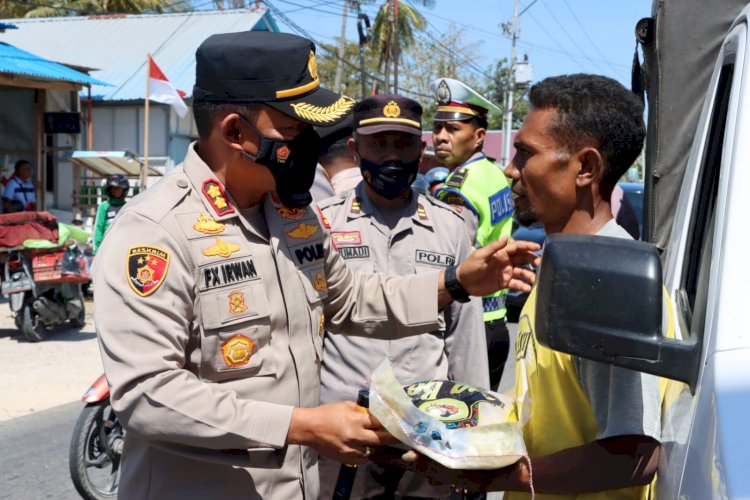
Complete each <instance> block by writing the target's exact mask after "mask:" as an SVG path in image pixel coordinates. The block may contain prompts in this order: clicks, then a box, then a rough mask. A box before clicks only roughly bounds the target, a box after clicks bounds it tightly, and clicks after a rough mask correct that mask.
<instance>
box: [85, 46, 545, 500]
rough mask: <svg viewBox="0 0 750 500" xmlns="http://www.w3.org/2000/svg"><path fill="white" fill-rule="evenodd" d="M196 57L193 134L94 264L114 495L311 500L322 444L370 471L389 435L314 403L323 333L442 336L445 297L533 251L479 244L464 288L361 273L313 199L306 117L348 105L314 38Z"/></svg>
mask: <svg viewBox="0 0 750 500" xmlns="http://www.w3.org/2000/svg"><path fill="white" fill-rule="evenodd" d="M196 59H197V66H196V84H195V88H194V90H193V97H194V104H193V112H194V116H195V121H196V124H197V127H198V134H199V138H198V140H197V141H196V142H195V143H193V144H191V145H190V147H189V149H188V152H187V155H186V158H185V161H184V162H183V163H182V164H181V165H179V166H178V167H177V168H175V169H174V170H173V171H172V172H170V173H169V174H168V175H166V176H165V177H164V179H163V180H162V181H160V182H159V183H157V184H156V185H154V186H153V187H152V188H150V189H148V190H147V191H145V192H143V193H141V194H140V195H139V196H137V197H136V198H134V199H133V201H132V202H131V203H128V204H127V205H126V206H125V207H124V208H123V209H122V211H121V212H120V214H119V216H118V218H117V219H116V221H115V222H114V223H113V225H112V226H111V228H110V230H109V232H108V234H107V238H106V239H105V240H104V242H103V244H102V246H101V248H100V250H99V252H98V253H97V262H96V265H95V270H94V283H95V288H96V297H95V298H96V302H97V307H96V324H97V330H98V334H99V341H100V346H101V352H102V357H103V362H104V368H105V371H106V375H107V379H108V381H109V384H110V389H111V400H112V405H113V407H114V408H115V410H116V412H117V414H118V417H119V418H120V419H121V421H122V423H123V425H124V426H125V428H126V430H127V431H128V432H127V435H126V439H125V445H124V452H123V458H122V465H121V478H120V485H119V488H120V489H119V496H120V498H159V499H171V498H174V499H184V498H221V499H233V498H243V499H247V498H283V499H295V498H317V494H318V474H317V453H322V454H325V455H327V456H329V457H331V458H334V459H336V460H340V461H345V462H347V463H364V462H366V461H367V456H368V455H369V453H370V449H371V447H373V446H376V445H379V444H381V443H383V442H384V439H386V438H387V436H386V434H385V433H383V432H382V431H380V427H379V425H378V424H377V422H374V421H372V420H371V418H370V417H369V415H367V414H363V413H359V412H357V411H356V409H355V405H354V403H352V402H344V403H336V404H331V405H323V406H318V395H319V389H320V388H319V369H320V359H321V353H322V337H321V334H322V332H323V329H324V327H327V328H328V329H329V330H331V331H340V330H342V329H346V331H347V332H356V333H359V334H362V335H373V336H378V337H383V338H390V337H401V336H407V335H413V334H417V333H422V332H424V331H429V330H433V329H435V328H436V327H437V325H438V312H437V311H438V307H439V306H445V305H447V304H448V303H450V302H451V300H452V297H453V296H460V293H466V292H469V293H472V294H480V295H481V294H482V293H486V292H487V291H489V290H493V289H497V288H500V287H503V286H506V285H507V284H508V283H507V282H508V281H509V276H510V275H511V274H512V272H513V263H514V262H520V261H524V260H528V259H530V258H531V257H530V255H529V254H528V252H527V250H528V249H529V248H531V247H529V246H522V245H521V246H519V245H517V244H508V245H507V246H505V247H504V245H502V244H498V245H496V246H495V247H488V248H487V249H486V250H485V251H484V253H481V252H475V253H474V254H473V256H472V258H470V259H468V260H467V261H465V262H464V263H462V264H461V265H460V266H459V267H458V269H457V270H453V271H454V274H453V276H456V275H457V276H459V277H460V280H459V279H458V278H456V277H454V278H451V274H450V273H445V274H446V275H447V276H448V277H447V278H445V277H444V273H442V272H434V273H431V274H423V275H414V276H409V277H405V278H384V277H381V276H375V275H368V276H360V275H354V274H352V273H351V272H350V271H348V270H347V268H346V265H345V264H344V263H343V261H342V260H341V258H340V256H339V255H338V253H337V252H336V251H335V250H333V248H332V245H331V238H330V234H329V233H328V230H327V229H326V226H327V223H326V221H325V219H323V218H321V216H320V214H319V212H318V210H317V209H316V208H315V207H314V206H313V207H311V206H309V202H310V194H309V189H310V185H311V183H312V178H313V173H314V171H315V164H316V159H317V156H318V136H317V134H316V133H315V132H314V130H313V128H312V125H315V126H330V125H334V124H336V123H337V122H339V121H341V120H343V119H344V118H345V117H346V116H347V114H348V113H349V112H350V109H351V108H352V105H353V104H354V102H353V100H352V99H350V98H348V97H345V96H340V95H337V94H334V93H332V92H328V91H326V90H324V89H322V88H320V77H319V75H318V68H317V65H316V61H315V46H314V45H313V44H312V43H311V42H310V41H309V40H306V39H304V38H301V37H298V36H294V35H290V34H283V33H268V32H242V33H228V34H221V35H215V36H212V37H210V38H209V39H207V40H206V41H205V42H204V43H203V44H202V45H201V46H200V48H199V49H198V52H197V54H196ZM534 248H535V247H534ZM493 251H495V252H494V253H493ZM514 256H515V257H514ZM514 259H515V260H514ZM455 271H457V273H456V272H455ZM449 290H452V293H453V294H454V295H453V296H452V295H451V292H450V291H449ZM407 297H408V304H407V300H406V298H407Z"/></svg>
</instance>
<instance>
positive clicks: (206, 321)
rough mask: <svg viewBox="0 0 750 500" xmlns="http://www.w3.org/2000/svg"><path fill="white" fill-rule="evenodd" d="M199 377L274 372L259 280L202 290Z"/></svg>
mask: <svg viewBox="0 0 750 500" xmlns="http://www.w3.org/2000/svg"><path fill="white" fill-rule="evenodd" d="M201 312H202V317H203V328H202V331H201V367H200V375H201V378H203V379H206V380H211V381H217V382H218V381H223V380H231V379H234V378H244V377H252V376H275V375H276V364H275V362H274V359H273V356H272V355H271V348H270V342H271V322H270V309H269V305H268V299H267V298H266V294H265V287H264V286H263V283H262V282H260V281H256V282H253V283H252V284H244V285H243V286H237V287H231V288H230V287H226V288H223V289H221V290H212V291H206V292H202V293H201Z"/></svg>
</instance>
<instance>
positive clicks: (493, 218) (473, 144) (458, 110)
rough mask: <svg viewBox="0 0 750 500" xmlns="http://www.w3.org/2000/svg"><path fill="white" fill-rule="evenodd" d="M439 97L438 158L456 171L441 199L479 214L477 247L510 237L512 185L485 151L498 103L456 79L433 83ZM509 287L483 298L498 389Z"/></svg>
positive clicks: (435, 131) (507, 343)
mask: <svg viewBox="0 0 750 500" xmlns="http://www.w3.org/2000/svg"><path fill="white" fill-rule="evenodd" d="M432 92H433V93H434V95H435V99H436V100H437V113H436V114H435V118H434V122H433V130H432V142H433V146H434V148H435V157H436V158H437V160H438V162H440V163H441V164H442V165H445V166H446V167H448V168H450V169H451V174H450V175H449V176H448V178H447V179H446V180H445V185H444V186H442V187H441V188H440V189H438V190H437V193H436V196H437V197H438V199H440V200H442V201H444V202H446V203H450V204H451V205H454V206H457V207H463V208H464V209H466V210H468V211H469V212H471V213H472V214H474V216H476V218H477V223H478V227H477V231H476V237H475V240H474V245H475V246H476V247H477V248H482V247H484V246H485V245H487V244H488V243H490V242H493V241H497V240H498V239H499V238H500V237H502V236H507V237H510V233H511V227H512V225H513V199H512V198H511V194H510V183H509V182H508V179H507V178H506V177H505V174H504V173H503V170H502V169H501V168H500V166H499V165H497V164H496V163H495V161H494V159H492V158H490V157H488V156H487V155H485V154H484V153H483V152H482V148H483V146H484V139H485V135H486V132H487V113H488V112H489V110H491V109H494V110H498V108H497V106H495V105H494V104H492V103H491V102H490V101H488V100H487V99H485V98H484V97H483V96H481V95H480V94H479V93H478V92H476V91H475V90H474V89H472V88H470V87H468V86H467V85H465V84H463V83H461V82H459V81H458V80H453V79H451V78H438V79H437V80H435V81H434V82H433V83H432ZM506 293H507V290H501V291H499V292H495V293H492V294H490V295H485V296H484V297H482V302H483V306H484V322H485V330H486V332H487V347H488V357H489V363H490V384H491V388H492V389H496V388H497V386H498V384H499V383H500V377H501V376H502V374H503V368H504V367H505V361H506V360H507V358H508V349H509V346H510V341H509V336H508V327H507V325H506V324H505V316H506V308H505V295H506Z"/></svg>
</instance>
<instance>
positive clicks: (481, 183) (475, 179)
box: [436, 154, 513, 322]
mask: <svg viewBox="0 0 750 500" xmlns="http://www.w3.org/2000/svg"><path fill="white" fill-rule="evenodd" d="M436 196H437V198H438V199H439V200H441V201H444V202H446V203H449V204H451V205H461V206H464V207H466V208H468V209H469V210H471V211H472V212H474V215H476V216H477V218H478V219H479V225H478V226H477V235H476V239H475V240H474V246H475V247H476V248H482V247H483V246H485V245H486V244H488V243H489V242H491V241H495V240H497V239H499V238H500V237H501V236H503V235H506V236H508V237H510V233H511V226H512V225H513V222H512V218H513V198H512V197H511V194H510V184H509V182H508V178H507V177H505V174H504V173H503V170H502V168H500V166H499V165H498V164H497V163H495V162H494V161H492V160H490V159H489V158H487V157H486V156H485V155H483V154H481V155H474V156H472V157H471V158H469V160H468V161H466V162H465V163H463V164H461V165H459V166H458V167H457V168H456V169H455V170H453V171H452V172H451V173H450V175H449V176H448V178H447V179H446V180H445V186H443V187H441V188H440V189H439V190H438V192H437V193H436ZM507 293H508V290H500V291H499V292H497V293H494V294H492V295H486V296H484V297H482V302H483V304H484V321H485V322H487V321H494V320H497V319H500V318H504V317H505V313H506V310H505V294H507Z"/></svg>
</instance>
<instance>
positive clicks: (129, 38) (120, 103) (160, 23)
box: [0, 8, 278, 209]
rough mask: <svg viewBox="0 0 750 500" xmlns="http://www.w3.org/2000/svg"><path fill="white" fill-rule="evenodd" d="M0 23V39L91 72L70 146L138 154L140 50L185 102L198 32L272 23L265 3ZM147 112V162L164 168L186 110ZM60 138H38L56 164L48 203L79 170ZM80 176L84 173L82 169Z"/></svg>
mask: <svg viewBox="0 0 750 500" xmlns="http://www.w3.org/2000/svg"><path fill="white" fill-rule="evenodd" d="M2 23H6V24H10V23H12V24H13V25H15V26H16V27H17V28H18V29H10V30H7V31H5V32H4V33H2V34H0V41H3V42H6V43H7V44H11V45H13V46H14V47H16V48H18V49H23V50H24V51H28V52H30V53H33V54H37V55H38V56H41V57H43V58H46V59H48V60H49V61H54V62H55V63H59V64H61V65H64V66H67V67H69V69H71V70H73V69H84V70H89V71H88V72H89V73H90V74H91V77H90V78H92V80H96V81H90V82H87V83H86V84H85V85H86V86H84V87H80V88H81V89H82V90H81V91H80V97H81V100H82V108H83V109H82V116H83V126H84V129H83V130H82V132H83V133H82V134H81V136H80V143H79V144H78V145H77V147H76V149H90V150H99V151H103V150H106V151H123V150H128V151H133V152H134V153H135V154H136V155H137V156H141V155H142V154H143V140H144V138H143V125H144V97H145V92H146V64H147V54H149V53H150V54H151V56H152V57H153V59H154V61H155V62H156V64H157V65H158V66H159V67H160V68H161V70H162V71H163V72H164V74H165V76H166V77H167V78H168V79H169V81H170V82H171V83H172V85H174V87H175V88H177V89H179V90H182V91H184V92H185V93H186V101H187V104H188V106H189V105H190V102H191V99H190V98H191V95H192V90H193V85H194V83H195V51H196V49H197V48H198V46H199V45H200V44H201V42H203V40H205V39H206V38H208V37H209V36H211V35H214V34H217V33H231V32H237V31H246V30H254V31H278V27H277V25H276V23H275V21H274V20H273V18H272V17H271V16H270V14H269V13H268V12H267V10H266V9H265V8H258V9H236V10H219V11H193V12H184V13H171V14H140V15H125V14H118V15H108V16H90V17H55V18H30V19H12V20H0V24H2ZM1 50H2V48H0V51H1ZM104 82H106V83H107V84H109V85H104V84H103V83H104ZM0 85H3V82H2V79H1V78H0ZM149 117H150V119H149V156H150V164H152V165H156V166H157V168H159V167H158V165H160V164H161V165H163V167H162V168H165V169H168V168H169V167H170V166H171V165H174V164H176V163H179V162H180V161H182V160H183V158H184V155H185V152H186V150H187V146H188V145H189V143H190V142H191V141H192V140H194V139H195V138H196V137H197V131H196V129H195V124H194V122H193V118H192V113H188V115H187V116H186V117H185V118H180V117H179V116H177V114H176V113H175V112H174V111H173V110H172V108H171V107H170V106H167V105H163V104H159V103H155V102H151V106H150V114H149ZM61 139H62V137H58V135H54V136H48V137H47V138H46V139H45V140H46V142H47V143H50V144H51V146H49V148H48V149H47V153H48V154H47V156H48V157H49V156H51V157H52V160H51V161H52V163H53V164H54V165H55V166H58V165H59V167H58V168H55V167H53V168H49V167H47V171H49V172H50V175H51V176H54V177H55V179H54V180H53V182H50V181H49V180H48V182H47V188H51V189H50V190H48V191H51V193H50V192H48V195H47V197H48V199H50V202H51V204H52V205H53V206H55V207H58V208H63V209H70V208H72V204H73V200H72V199H71V198H70V193H72V192H73V191H75V190H76V188H77V186H78V185H80V181H79V179H78V177H77V176H78V175H81V174H76V173H75V172H74V171H76V170H77V167H73V166H72V164H70V163H68V162H67V161H66V154H68V153H67V151H63V150H62V149H60V147H59V145H58V144H57V142H58V141H59V140H61ZM66 147H67V146H66ZM0 154H1V152H0ZM0 160H2V158H1V157H0ZM65 168H68V170H70V171H71V172H70V173H68V172H66V171H64V169H65ZM83 177H84V179H83V180H84V181H85V177H86V173H85V172H84V173H83Z"/></svg>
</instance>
